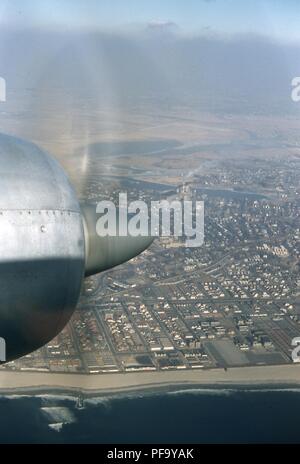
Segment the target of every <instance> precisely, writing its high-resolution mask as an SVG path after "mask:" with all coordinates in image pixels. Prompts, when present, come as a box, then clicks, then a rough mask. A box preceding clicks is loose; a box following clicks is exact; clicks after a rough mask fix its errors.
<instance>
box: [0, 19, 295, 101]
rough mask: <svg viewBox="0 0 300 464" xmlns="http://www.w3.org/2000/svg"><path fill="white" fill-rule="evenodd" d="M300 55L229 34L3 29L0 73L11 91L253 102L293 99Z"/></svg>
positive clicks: (113, 98)
mask: <svg viewBox="0 0 300 464" xmlns="http://www.w3.org/2000/svg"><path fill="white" fill-rule="evenodd" d="M162 27H164V26H163V23H162ZM166 27H168V26H166ZM155 32H156V31H155ZM299 53H300V46H299V47H298V46H295V45H288V44H281V43H279V42H275V41H270V40H268V39H266V38H263V37H260V36H254V35H244V36H235V37H232V38H231V39H226V38H222V37H221V36H216V37H212V36H211V35H207V36H206V35H202V36H199V37H193V38H186V37H181V36H178V35H176V34H171V35H169V34H167V35H163V36H161V35H159V36H157V34H156V33H154V34H150V35H149V33H148V32H147V31H144V32H142V33H140V34H134V35H131V36H130V35H117V34H103V33H102V34H101V33H93V34H92V33H86V34H84V33H62V32H60V33H58V32H49V31H45V32H42V31H30V30H17V31H15V30H9V29H7V30H5V29H2V30H1V32H0V63H1V65H0V75H2V76H3V77H5V78H6V80H7V83H8V88H13V87H19V88H20V87H26V88H28V87H29V88H33V89H35V90H37V89H42V90H43V91H45V90H48V91H49V92H51V89H52V88H64V89H65V90H66V91H67V93H68V94H73V95H74V96H76V95H78V94H80V95H85V94H86V95H91V96H93V97H95V98H96V95H97V98H100V100H101V99H102V100H103V101H108V100H109V101H110V102H111V103H113V102H116V101H118V103H120V102H121V103H122V101H123V100H124V99H127V98H128V97H131V98H139V97H145V96H159V95H163V96H164V98H166V99H171V100H173V101H175V102H178V103H180V102H183V101H184V100H185V99H186V98H190V99H194V100H195V101H197V100H199V99H203V98H206V99H208V101H209V99H210V100H211V103H212V108H213V105H216V103H218V99H228V98H238V97H242V98H244V99H246V100H247V99H248V100H249V102H251V105H252V106H253V105H255V103H257V104H259V105H260V104H261V102H262V101H266V102H270V101H272V100H274V101H275V100H278V98H280V97H282V98H285V97H286V99H287V103H290V102H289V100H290V99H289V95H290V82H291V79H292V77H294V76H295V75H299V74H300V64H299V60H298V57H299ZM212 108H211V109H212Z"/></svg>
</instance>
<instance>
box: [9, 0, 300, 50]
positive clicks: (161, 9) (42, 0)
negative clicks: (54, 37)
mask: <svg viewBox="0 0 300 464" xmlns="http://www.w3.org/2000/svg"><path fill="white" fill-rule="evenodd" d="M299 19H300V2H299V0H243V1H241V0H186V1H183V0H180V1H179V0H163V1H162V0H126V1H125V0H110V1H99V0H1V4H0V24H2V25H4V24H9V25H14V26H16V25H17V26H26V27H31V26H38V27H42V28H63V29H65V28H74V29H75V28H76V29H78V28H80V29H82V28H83V29H95V28H96V29H99V30H107V29H113V30H116V29H119V30H122V29H125V30H126V29H127V30H128V31H130V30H132V31H134V30H135V29H136V28H139V27H145V25H147V24H148V25H150V27H151V26H152V27H157V28H164V27H166V28H170V27H175V26H173V25H176V26H177V30H178V32H180V33H182V34H199V33H203V32H205V31H210V32H211V33H219V34H226V35H227V34H240V33H253V34H263V35H267V36H269V37H272V38H276V39H284V40H292V41H300V28H299Z"/></svg>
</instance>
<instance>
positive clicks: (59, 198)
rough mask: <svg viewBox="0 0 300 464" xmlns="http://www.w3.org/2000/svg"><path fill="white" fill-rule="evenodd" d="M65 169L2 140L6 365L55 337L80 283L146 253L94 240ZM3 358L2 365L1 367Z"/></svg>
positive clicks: (90, 211) (87, 211)
mask: <svg viewBox="0 0 300 464" xmlns="http://www.w3.org/2000/svg"><path fill="white" fill-rule="evenodd" d="M96 221H97V217H96V212H95V208H93V207H91V205H81V206H80V205H79V202H78V200H77V198H76V195H75V192H74V190H73V188H72V186H71V184H70V182H69V180H68V178H67V176H66V174H65V173H64V171H63V169H62V168H61V166H60V165H59V164H58V163H57V162H56V161H55V160H53V159H52V158H51V157H50V156H49V155H48V154H46V153H45V152H43V151H42V150H41V149H39V148H38V147H37V146H36V145H33V144H32V143H29V142H26V141H24V140H20V139H17V138H15V137H11V136H7V135H2V134H0V340H1V341H2V342H3V341H4V342H5V345H6V361H10V360H13V359H16V358H18V357H20V356H23V355H25V354H27V353H30V352H32V351H34V350H36V349H37V348H39V347H41V346H43V345H44V344H46V343H47V342H48V341H50V340H51V339H52V338H54V337H55V336H56V335H57V334H58V333H59V332H60V331H61V330H62V329H63V327H64V326H65V325H66V323H67V322H68V320H69V319H70V317H71V315H72V313H73V311H74V308H75V306H76V304H77V301H78V299H79V295H80V290H81V285H82V280H83V278H84V276H85V275H91V274H94V273H97V272H100V271H102V270H105V269H109V268H110V267H113V266H116V265H117V264H120V263H122V262H124V261H127V260H128V259H130V258H132V257H133V256H136V255H137V254H139V253H140V252H141V251H143V250H144V249H145V248H146V247H147V246H148V245H149V244H150V243H151V242H152V239H151V238H146V237H140V238H137V237H135V238H134V237H120V238H119V239H118V237H103V238H101V237H97V235H96V234H95V231H94V230H93V229H94V228H95V224H96ZM2 360H3V359H2V357H0V362H1V361H2Z"/></svg>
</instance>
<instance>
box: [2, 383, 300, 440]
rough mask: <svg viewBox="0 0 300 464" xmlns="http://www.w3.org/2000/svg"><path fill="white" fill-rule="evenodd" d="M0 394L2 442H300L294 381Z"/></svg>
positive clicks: (298, 402) (299, 401)
mask: <svg viewBox="0 0 300 464" xmlns="http://www.w3.org/2000/svg"><path fill="white" fill-rule="evenodd" d="M77 406H78V402H77V398H76V397H72V396H60V395H57V396H55V395H39V396H34V397H31V396H5V397H1V398H0V442H1V443H106V444H114V443H115V444H117V443H119V444H126V443H131V444H134V443H149V444H151V443H153V444H156V443H157V444H159V443H170V444H171V443H182V444H191V443H194V444H197V443H199V444H200V443H300V429H299V425H298V424H299V418H300V389H293V388H287V389H275V390H270V389H267V388H262V389H253V390H245V389H234V390H228V389H224V390H220V389H192V390H177V391H169V392H166V391H165V392H160V393H157V392H152V393H145V394H140V393H138V394H134V393H132V394H122V395H115V396H105V397H98V398H89V399H85V400H84V408H83V409H78V407H77Z"/></svg>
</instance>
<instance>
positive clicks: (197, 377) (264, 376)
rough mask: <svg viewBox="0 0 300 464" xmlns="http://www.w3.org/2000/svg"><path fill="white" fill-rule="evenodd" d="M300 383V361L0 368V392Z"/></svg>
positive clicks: (105, 391)
mask: <svg viewBox="0 0 300 464" xmlns="http://www.w3.org/2000/svg"><path fill="white" fill-rule="evenodd" d="M235 385H236V386H240V385H245V386H260V385H270V386H287V385H289V386H290V385H295V386H300V365H292V364H291V365H283V366H253V367H235V368H230V369H228V370H227V371H224V370H223V369H209V370H193V371H192V370H187V371H164V372H137V373H126V374H117V373H114V374H95V375H94V374H90V375H86V374H82V375H80V374H63V373H62V374H60V373H38V372H12V371H6V370H0V394H1V393H2V394H4V393H5V394H6V393H13V394H16V393H20V394H21V393H24V392H37V391H41V390H43V391H49V392H51V391H64V392H67V391H70V392H75V391H76V392H82V393H85V394H88V395H92V394H109V393H118V392H129V391H136V390H147V389H156V388H164V387H165V388H167V387H175V386H184V387H197V386H216V387H218V386H220V387H228V388H231V387H234V386H235Z"/></svg>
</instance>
